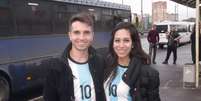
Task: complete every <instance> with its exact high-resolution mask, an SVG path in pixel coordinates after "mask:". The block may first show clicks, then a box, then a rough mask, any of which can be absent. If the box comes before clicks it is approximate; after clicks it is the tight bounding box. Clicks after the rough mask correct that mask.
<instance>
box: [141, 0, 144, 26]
mask: <svg viewBox="0 0 201 101" xmlns="http://www.w3.org/2000/svg"><path fill="white" fill-rule="evenodd" d="M141 20H142V21H141V24H142V30H144V18H143V0H141Z"/></svg>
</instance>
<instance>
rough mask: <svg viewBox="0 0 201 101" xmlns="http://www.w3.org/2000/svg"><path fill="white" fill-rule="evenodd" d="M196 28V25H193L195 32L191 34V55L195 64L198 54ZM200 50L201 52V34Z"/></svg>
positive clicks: (200, 57)
mask: <svg viewBox="0 0 201 101" xmlns="http://www.w3.org/2000/svg"><path fill="white" fill-rule="evenodd" d="M195 29H196V25H194V26H193V32H192V34H191V37H190V38H191V56H192V61H193V63H194V64H195V56H196V53H195V45H196V44H195V33H196V31H195ZM199 52H201V36H199ZM200 54H201V53H199V61H201V55H200Z"/></svg>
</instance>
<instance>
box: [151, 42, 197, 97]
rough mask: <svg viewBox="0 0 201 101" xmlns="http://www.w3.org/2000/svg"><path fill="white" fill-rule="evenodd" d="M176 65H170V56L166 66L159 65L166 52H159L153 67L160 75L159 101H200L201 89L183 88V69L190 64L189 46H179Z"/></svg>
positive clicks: (171, 58)
mask: <svg viewBox="0 0 201 101" xmlns="http://www.w3.org/2000/svg"><path fill="white" fill-rule="evenodd" d="M177 52H178V59H177V65H173V64H172V60H173V57H172V55H171V57H170V59H169V60H170V61H169V64H168V65H164V64H161V63H162V61H164V58H165V56H166V50H165V49H163V50H159V51H158V54H157V59H156V61H157V64H156V65H153V66H154V67H155V68H156V69H157V70H158V71H159V73H160V82H161V85H160V96H161V101H201V96H200V94H201V88H200V87H199V88H197V89H186V88H183V67H184V64H186V63H192V62H191V52H190V44H187V45H185V46H181V47H179V48H178V50H177Z"/></svg>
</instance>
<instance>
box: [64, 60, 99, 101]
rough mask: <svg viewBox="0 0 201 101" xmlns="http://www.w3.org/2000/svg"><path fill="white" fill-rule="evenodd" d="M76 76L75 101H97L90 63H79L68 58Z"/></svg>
mask: <svg viewBox="0 0 201 101" xmlns="http://www.w3.org/2000/svg"><path fill="white" fill-rule="evenodd" d="M68 62H69V66H70V68H71V70H72V74H73V76H74V78H73V80H74V81H73V82H74V96H75V101H96V96H95V88H94V83H93V79H92V77H91V73H90V70H89V65H88V63H77V62H75V61H73V60H71V59H68Z"/></svg>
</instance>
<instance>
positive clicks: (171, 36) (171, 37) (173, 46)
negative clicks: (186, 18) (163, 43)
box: [163, 27, 181, 64]
mask: <svg viewBox="0 0 201 101" xmlns="http://www.w3.org/2000/svg"><path fill="white" fill-rule="evenodd" d="M180 38H181V37H180V35H179V34H178V33H177V31H176V28H175V27H173V28H172V29H171V31H170V33H167V39H168V43H167V45H168V46H167V55H166V58H165V61H164V62H163V64H168V60H169V57H170V54H171V52H173V57H174V58H173V64H176V61H177V45H178V41H179V39H180Z"/></svg>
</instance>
